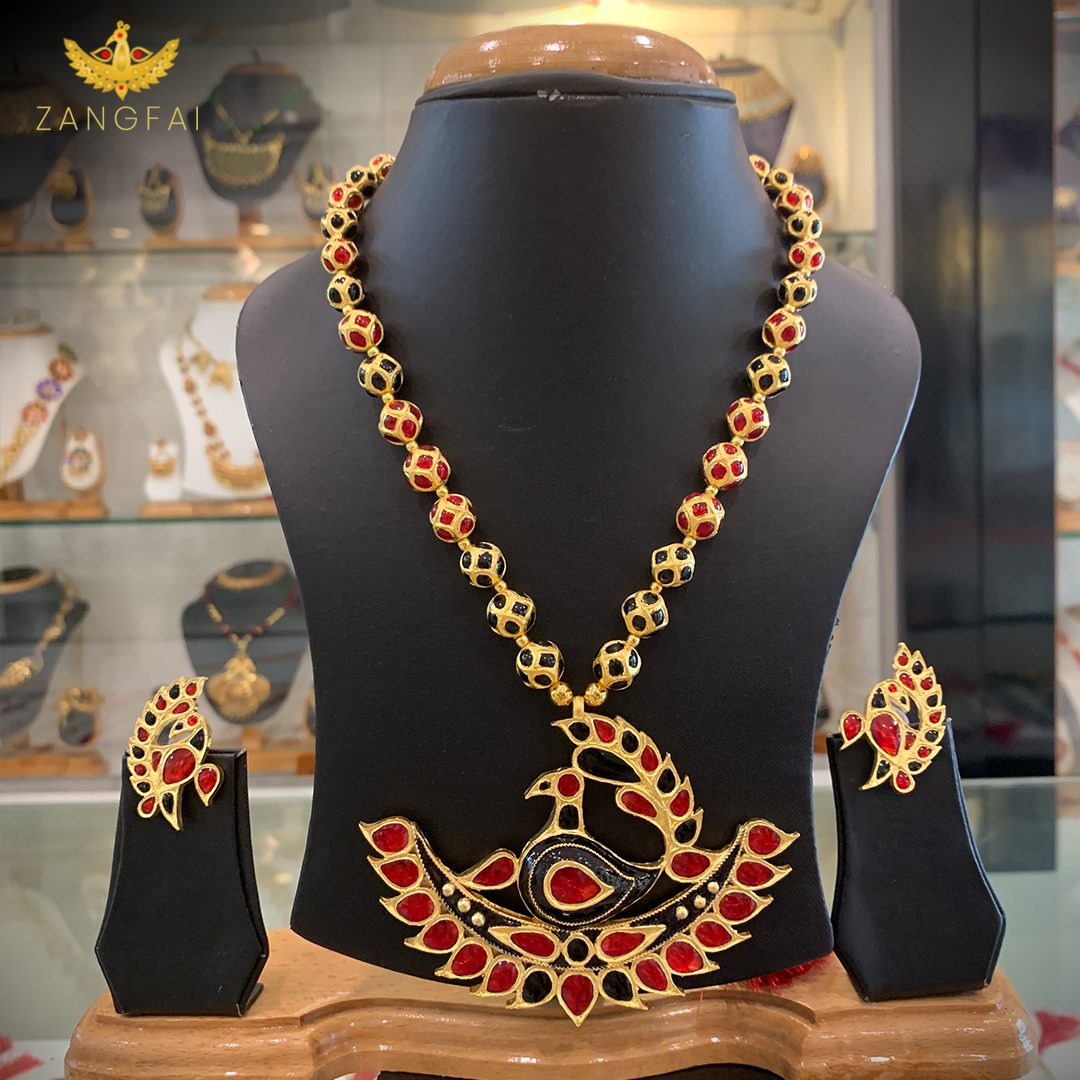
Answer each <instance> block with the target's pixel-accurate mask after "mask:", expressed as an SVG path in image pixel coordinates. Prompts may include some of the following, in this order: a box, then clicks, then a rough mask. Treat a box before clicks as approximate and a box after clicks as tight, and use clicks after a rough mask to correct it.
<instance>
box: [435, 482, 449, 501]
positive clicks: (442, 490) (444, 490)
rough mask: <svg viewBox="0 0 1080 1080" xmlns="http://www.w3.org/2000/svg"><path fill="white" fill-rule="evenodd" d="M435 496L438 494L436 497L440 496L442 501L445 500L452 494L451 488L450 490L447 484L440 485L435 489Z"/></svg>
mask: <svg viewBox="0 0 1080 1080" xmlns="http://www.w3.org/2000/svg"><path fill="white" fill-rule="evenodd" d="M435 494H436V495H437V496H438V497H439V498H440V499H445V498H446V496H447V495H449V494H450V489H449V488H448V487H447V486H446V485H445V484H440V485H439V486H438V487H437V488H436V489H435Z"/></svg>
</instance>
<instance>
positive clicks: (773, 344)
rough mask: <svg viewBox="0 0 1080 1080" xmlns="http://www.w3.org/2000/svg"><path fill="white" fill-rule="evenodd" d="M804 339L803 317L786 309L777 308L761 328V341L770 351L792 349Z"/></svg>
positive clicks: (804, 325)
mask: <svg viewBox="0 0 1080 1080" xmlns="http://www.w3.org/2000/svg"><path fill="white" fill-rule="evenodd" d="M805 337H806V322H805V320H804V319H803V317H802V316H801V315H799V314H797V313H796V312H794V311H788V310H787V309H786V308H777V310H776V311H774V312H773V313H772V314H771V315H770V316H769V317H768V318H767V319H766V320H765V325H764V326H763V327H762V328H761V340H762V341H764V342H765V344H766V345H768V346H769V348H770V349H794V348H796V347H797V346H798V344H799V342H800V341H803V340H804V339H805Z"/></svg>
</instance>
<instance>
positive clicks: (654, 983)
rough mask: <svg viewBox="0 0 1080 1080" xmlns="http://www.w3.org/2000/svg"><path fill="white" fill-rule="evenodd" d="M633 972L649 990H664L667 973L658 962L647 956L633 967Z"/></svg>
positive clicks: (666, 983)
mask: <svg viewBox="0 0 1080 1080" xmlns="http://www.w3.org/2000/svg"><path fill="white" fill-rule="evenodd" d="M634 974H635V975H637V977H638V978H639V979H640V980H641V981H642V982H643V983H644V984H645V985H646V986H647V987H648V988H649V989H650V990H666V989H667V985H668V977H667V973H666V972H665V971H664V969H663V968H662V967H661V966H660V964H659V962H658V961H656V960H654V959H653V958H652V957H649V958H648V959H647V960H642V961H641V963H639V964H638V966H637V967H636V968H634Z"/></svg>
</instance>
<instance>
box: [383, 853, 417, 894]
mask: <svg viewBox="0 0 1080 1080" xmlns="http://www.w3.org/2000/svg"><path fill="white" fill-rule="evenodd" d="M379 869H380V870H381V871H382V875H383V877H384V878H386V880H387V881H389V882H390V884H391V885H396V886H397V887H398V888H399V889H407V888H408V887H409V886H410V885H415V884H416V883H417V881H419V880H420V867H419V866H417V865H416V863H414V862H413V861H412V859H395V860H394V861H393V862H384V863H383V864H382V866H380V867H379Z"/></svg>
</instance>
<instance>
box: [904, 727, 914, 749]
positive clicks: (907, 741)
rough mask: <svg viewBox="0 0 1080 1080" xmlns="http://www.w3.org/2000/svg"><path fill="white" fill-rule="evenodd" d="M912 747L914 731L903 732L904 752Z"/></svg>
mask: <svg viewBox="0 0 1080 1080" xmlns="http://www.w3.org/2000/svg"><path fill="white" fill-rule="evenodd" d="M914 745H915V732H914V731H905V732H904V749H905V750H910V749H911V748H912V747H913V746H914Z"/></svg>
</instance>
